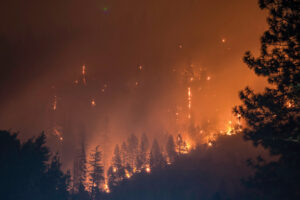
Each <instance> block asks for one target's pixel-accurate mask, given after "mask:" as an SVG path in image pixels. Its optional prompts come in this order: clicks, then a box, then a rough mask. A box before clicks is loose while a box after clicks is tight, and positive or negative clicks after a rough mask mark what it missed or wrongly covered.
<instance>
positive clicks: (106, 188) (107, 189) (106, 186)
mask: <svg viewBox="0 0 300 200" xmlns="http://www.w3.org/2000/svg"><path fill="white" fill-rule="evenodd" d="M104 191H105V192H106V193H110V190H109V187H108V185H107V183H105V184H104Z"/></svg>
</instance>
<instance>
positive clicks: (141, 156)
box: [136, 133, 149, 170]
mask: <svg viewBox="0 0 300 200" xmlns="http://www.w3.org/2000/svg"><path fill="white" fill-rule="evenodd" d="M148 149H149V142H148V138H147V135H146V134H145V133H143V135H142V137H141V143H140V147H139V152H138V158H137V166H136V167H137V169H138V170H142V169H144V168H145V167H146V164H147V152H148Z"/></svg>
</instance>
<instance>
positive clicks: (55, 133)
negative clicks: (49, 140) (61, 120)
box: [53, 128, 64, 142]
mask: <svg viewBox="0 0 300 200" xmlns="http://www.w3.org/2000/svg"><path fill="white" fill-rule="evenodd" d="M53 133H54V135H56V136H57V137H58V139H59V141H60V142H62V141H63V140H64V138H63V137H62V133H61V132H60V131H59V130H58V129H57V128H54V129H53Z"/></svg>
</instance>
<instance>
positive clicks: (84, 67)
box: [81, 65, 86, 85]
mask: <svg viewBox="0 0 300 200" xmlns="http://www.w3.org/2000/svg"><path fill="white" fill-rule="evenodd" d="M81 74H82V82H83V84H84V85H86V78H85V75H86V66H85V65H82V70H81Z"/></svg>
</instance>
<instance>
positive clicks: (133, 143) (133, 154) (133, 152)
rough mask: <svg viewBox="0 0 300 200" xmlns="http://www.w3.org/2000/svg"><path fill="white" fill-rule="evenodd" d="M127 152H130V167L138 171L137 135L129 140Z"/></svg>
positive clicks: (131, 136) (132, 135)
mask: <svg viewBox="0 0 300 200" xmlns="http://www.w3.org/2000/svg"><path fill="white" fill-rule="evenodd" d="M127 144H128V145H127V152H128V160H129V165H130V167H131V168H132V169H133V171H135V170H136V161H137V156H138V144H139V142H138V138H137V137H136V136H135V134H131V135H130V136H129V138H128V140H127Z"/></svg>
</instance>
